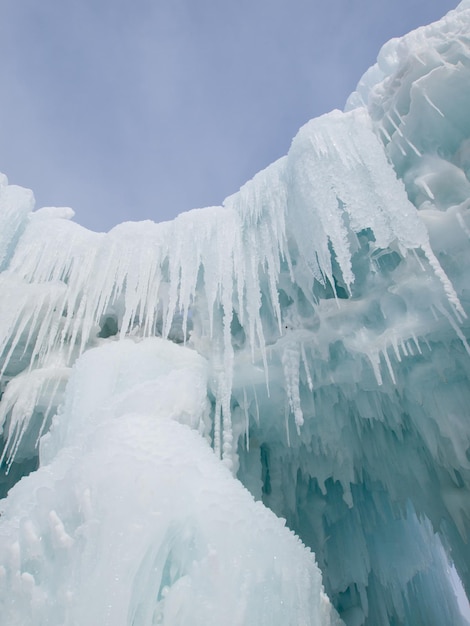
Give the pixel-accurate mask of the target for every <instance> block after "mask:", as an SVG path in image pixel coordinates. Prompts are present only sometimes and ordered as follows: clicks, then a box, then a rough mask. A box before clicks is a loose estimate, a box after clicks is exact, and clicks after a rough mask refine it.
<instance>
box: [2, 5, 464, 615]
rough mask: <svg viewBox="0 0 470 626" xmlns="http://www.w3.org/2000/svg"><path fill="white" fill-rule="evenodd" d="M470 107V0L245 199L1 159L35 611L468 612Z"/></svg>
mask: <svg viewBox="0 0 470 626" xmlns="http://www.w3.org/2000/svg"><path fill="white" fill-rule="evenodd" d="M469 111H470V2H469V1H468V0H465V1H464V2H462V3H461V4H460V5H459V6H458V7H457V9H456V10H455V11H452V12H450V13H449V14H448V15H447V16H445V17H444V18H443V19H442V20H440V21H439V22H437V23H436V24H432V25H430V26H427V27H424V28H421V29H419V30H417V31H415V32H413V33H410V34H409V35H407V36H405V37H403V38H402V39H397V40H392V41H391V42H389V43H388V44H386V45H385V46H384V47H383V48H382V50H381V52H380V54H379V57H378V61H377V64H376V65H375V66H374V67H372V68H371V69H370V70H368V72H366V74H365V75H364V77H363V78H362V79H361V81H360V82H359V85H358V87H357V90H356V92H354V93H353V94H352V95H351V97H350V98H349V100H348V103H347V106H346V110H345V112H340V111H333V112H332V113H330V114H328V115H324V116H322V117H320V118H318V119H314V120H311V121H310V122H308V123H307V124H306V125H305V126H304V127H303V128H301V129H300V131H299V133H298V134H297V136H296V137H295V138H294V140H293V142H292V146H291V148H290V150H289V152H288V154H287V155H286V156H285V157H283V158H282V159H279V160H278V161H277V162H275V163H273V164H272V165H271V166H269V167H268V168H267V169H266V170H264V171H262V172H260V173H259V174H257V175H256V176H255V177H254V178H253V180H251V181H249V182H248V183H247V184H246V185H245V186H244V187H242V188H241V189H240V191H239V192H238V193H236V194H234V195H233V196H231V197H229V198H227V199H226V200H225V202H224V204H223V206H222V207H209V208H205V209H197V210H194V211H191V212H189V213H185V214H182V215H180V216H178V217H177V218H176V219H175V220H173V221H172V222H166V223H162V224H155V223H152V222H142V223H130V222H129V223H125V224H121V225H120V226H117V227H116V228H114V229H112V230H111V231H110V232H109V233H94V232H91V231H88V230H86V229H84V228H82V227H80V226H79V225H77V224H76V223H75V222H73V221H72V219H71V218H72V217H73V211H71V209H66V208H53V207H47V208H42V209H39V210H36V211H33V208H34V198H33V195H32V193H31V192H30V191H28V190H25V189H22V188H19V187H15V186H13V185H11V186H10V185H8V181H7V180H6V178H5V177H1V178H0V222H1V224H0V270H1V272H0V282H1V286H2V299H1V300H0V329H1V332H0V373H1V376H2V379H1V390H2V392H3V393H2V398H1V402H0V429H1V431H0V432H1V433H2V448H1V449H0V454H1V460H2V473H1V476H0V497H1V496H5V499H4V500H2V501H1V502H0V509H1V517H0V614H1V615H2V619H3V620H5V623H6V624H8V626H16V625H18V626H20V625H21V626H23V625H25V624H35V626H42V625H46V624H48V625H49V626H50V625H52V626H64V625H70V626H72V625H74V626H82V625H85V624H86V625H91V626H94V625H96V626H98V625H99V626H101V625H108V624H109V625H111V624H112V625H113V626H117V625H120V624H122V625H123V626H147V625H148V626H150V625H152V624H165V625H166V626H176V625H181V626H183V625H184V626H187V625H188V624H191V625H194V626H197V625H198V624H201V625H203V624H204V625H209V624H214V625H215V624H217V625H219V624H224V625H226V626H231V625H233V626H239V625H240V626H242V625H243V626H250V625H262V624H266V626H268V625H269V626H271V625H272V626H276V625H279V626H281V625H282V626H284V625H288V624H291V625H292V626H303V625H306V626H307V625H308V626H310V625H312V626H313V625H324V626H328V625H330V624H339V623H340V622H339V617H338V613H339V616H340V617H341V619H342V620H343V621H344V623H345V624H347V626H361V625H364V626H388V625H391V624H393V625H394V626H398V625H406V626H420V625H423V626H434V625H435V626H442V625H443V624H449V625H450V624H452V625H455V626H459V625H460V624H462V625H463V624H465V623H466V622H465V619H464V618H463V617H462V616H461V614H460V610H459V605H458V601H457V598H456V596H455V593H454V587H455V576H452V575H451V572H455V571H456V572H457V573H458V576H459V577H460V579H461V581H462V583H463V585H464V587H465V588H466V589H467V592H469V591H470V572H469V566H470V548H469V545H470V543H469V532H470V408H469V407H470V385H469V375H470V346H469V321H468V313H469V310H470V302H469V298H470V289H469V288H470V267H469V265H470V115H469ZM7 492H8V495H7ZM250 492H251V493H250ZM454 568H455V569H454ZM458 583H459V581H458ZM459 584H460V583H459ZM330 601H331V602H330ZM333 607H334V608H333Z"/></svg>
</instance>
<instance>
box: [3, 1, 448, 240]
mask: <svg viewBox="0 0 470 626" xmlns="http://www.w3.org/2000/svg"><path fill="white" fill-rule="evenodd" d="M457 3H458V2H457V0H394V1H393V2H391V1H390V0H0V9H1V10H0V171H3V172H4V173H6V174H7V176H8V177H9V179H10V182H11V183H15V184H19V185H22V186H25V187H30V188H32V189H33V191H34V193H35V196H36V199H37V206H38V207H39V206H45V205H49V206H50V205H55V206H71V207H73V208H74V209H75V212H76V217H75V219H76V221H78V222H79V223H81V224H83V225H84V226H87V227H89V228H92V229H94V230H108V229H109V228H111V227H112V226H114V225H115V224H117V223H119V222H122V221H124V220H141V219H152V220H154V221H162V220H165V219H171V218H172V217H174V216H175V215H176V214H177V213H179V212H181V211H185V210H188V209H191V208H195V207H202V206H207V205H212V204H220V203H221V202H222V200H223V199H224V198H225V197H226V196H227V195H229V194H231V193H232V192H234V191H236V190H237V189H238V188H239V187H240V185H241V184H243V183H244V182H245V181H246V180H248V179H249V178H251V177H252V176H253V175H254V174H255V173H256V172H257V171H258V170H260V169H262V168H263V167H265V166H266V165H268V164H269V163H270V162H272V161H273V160H275V159H277V158H278V157H280V156H282V155H283V154H285V153H286V152H287V150H288V148H289V145H290V142H291V139H292V137H293V136H294V135H295V133H296V132H297V130H298V128H299V127H300V126H301V125H302V124H304V123H305V122H306V121H307V120H308V119H310V118H311V117H314V116H317V115H320V114H322V113H325V112H327V111H329V110H331V109H333V108H343V106H344V103H345V100H346V98H347V96H348V94H349V93H350V92H351V91H352V90H353V89H354V87H355V85H356V83H357V82H358V80H359V78H360V76H361V74H362V73H363V72H364V71H365V70H366V69H367V68H368V67H369V65H371V64H372V63H373V62H374V61H375V58H376V56H377V53H378V51H379V49H380V47H381V45H382V44H384V43H385V41H387V40H388V39H390V38H391V37H393V36H399V35H402V34H405V33H406V32H408V31H409V30H411V29H413V28H415V27H417V26H419V25H423V24H426V23H429V22H431V21H434V20H436V19H438V18H439V17H441V16H442V15H444V13H446V12H447V11H448V10H450V9H452V8H454V7H455V6H456V5H457Z"/></svg>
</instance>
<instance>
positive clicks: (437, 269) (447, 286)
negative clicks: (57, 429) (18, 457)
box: [421, 242, 467, 319]
mask: <svg viewBox="0 0 470 626" xmlns="http://www.w3.org/2000/svg"><path fill="white" fill-rule="evenodd" d="M421 249H422V250H423V252H424V254H425V255H426V258H427V260H428V262H429V265H430V266H431V267H432V269H433V270H434V273H435V275H436V276H437V277H438V278H439V280H440V281H441V284H442V286H443V287H444V292H445V294H446V296H447V298H448V300H449V302H450V304H451V305H452V306H453V307H454V310H455V313H456V314H457V316H458V317H459V316H460V319H465V318H466V317H467V314H466V313H465V311H464V309H463V307H462V304H461V303H460V300H459V297H458V295H457V293H456V291H455V289H454V287H453V285H452V283H451V282H450V280H449V278H448V276H447V274H446V273H445V272H444V270H443V269H442V267H441V264H440V263H439V261H438V260H437V258H436V256H435V254H434V252H433V251H432V249H431V246H430V245H429V242H426V243H424V244H422V246H421Z"/></svg>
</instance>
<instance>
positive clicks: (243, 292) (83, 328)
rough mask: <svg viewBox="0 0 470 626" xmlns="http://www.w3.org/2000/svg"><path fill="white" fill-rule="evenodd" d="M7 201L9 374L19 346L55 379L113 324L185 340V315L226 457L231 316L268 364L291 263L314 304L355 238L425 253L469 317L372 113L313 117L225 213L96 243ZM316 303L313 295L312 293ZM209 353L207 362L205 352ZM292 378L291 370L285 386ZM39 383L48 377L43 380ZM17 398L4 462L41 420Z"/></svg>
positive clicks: (5, 194) (6, 194) (7, 196)
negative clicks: (268, 332)
mask: <svg viewBox="0 0 470 626" xmlns="http://www.w3.org/2000/svg"><path fill="white" fill-rule="evenodd" d="M4 182H5V181H4ZM0 193H1V202H2V206H3V217H4V219H5V222H6V225H7V227H6V228H5V229H4V231H3V237H4V241H3V242H2V244H3V250H2V254H3V257H2V258H3V264H4V271H3V272H2V274H1V276H0V278H1V282H2V292H3V294H4V298H3V300H2V304H1V305H0V306H1V307H2V311H1V317H0V321H1V325H2V332H1V345H0V353H1V354H4V355H5V357H4V359H3V362H2V373H3V374H4V373H6V372H8V368H9V365H10V361H11V358H12V357H13V355H15V353H16V352H17V351H18V350H20V349H21V350H22V352H23V353H27V354H28V355H29V357H28V358H29V361H30V365H29V369H28V371H30V370H31V368H34V369H36V370H41V371H42V372H44V371H46V372H47V369H48V368H49V367H51V364H53V366H54V367H52V369H51V371H52V372H55V371H56V370H55V367H57V366H60V367H62V368H67V367H69V366H70V365H71V364H72V363H73V360H74V359H75V358H76V356H77V355H78V354H80V353H81V352H83V351H84V350H85V349H86V348H87V347H88V346H90V345H92V344H93V342H94V341H95V340H96V336H97V334H98V333H99V328H100V323H102V320H103V319H104V318H105V317H106V316H113V317H114V318H115V319H116V323H117V326H118V328H119V336H120V337H124V336H126V335H127V334H129V333H139V334H141V335H142V336H151V335H154V334H157V333H161V335H162V336H163V337H168V336H169V335H170V334H171V330H172V325H173V323H174V320H175V318H178V319H179V320H180V321H181V326H182V335H183V340H184V341H187V339H188V319H189V318H190V321H191V325H192V328H193V334H195V335H197V336H198V346H203V345H204V341H203V340H204V339H207V340H208V345H210V349H209V350H207V354H206V355H205V356H208V357H209V358H210V360H211V362H212V367H213V377H214V384H213V389H212V391H213V394H214V397H215V400H216V410H215V418H214V419H215V426H214V447H215V450H216V451H217V453H218V454H219V455H221V456H222V457H223V458H226V459H227V460H228V461H229V459H230V456H231V426H230V397H231V389H232V372H233V360H234V348H233V346H232V337H231V324H232V319H233V312H234V311H235V312H236V315H237V318H238V321H239V323H240V325H241V326H242V327H243V330H244V332H245V335H246V340H247V344H248V345H249V346H250V349H251V351H252V353H253V355H254V352H255V351H260V352H261V355H262V358H263V361H264V363H265V364H266V347H265V345H266V338H265V335H264V329H263V324H262V319H261V314H260V311H261V307H262V299H263V298H265V299H267V302H268V303H269V304H268V306H269V308H270V309H271V311H272V315H273V317H274V319H275V321H276V323H277V326H278V333H279V336H280V335H282V332H283V329H282V320H281V309H280V305H279V301H278V283H279V275H280V272H281V267H282V266H286V267H287V268H288V272H289V274H290V279H291V281H292V282H293V283H297V284H298V285H299V286H300V287H301V288H302V289H303V290H304V292H305V293H307V294H309V291H310V292H311V287H312V285H313V282H314V281H318V282H319V283H321V284H330V285H331V286H334V284H335V281H334V277H333V269H332V260H331V256H332V253H331V250H332V251H333V253H334V255H335V257H336V260H337V263H338V265H339V268H340V271H341V275H342V280H343V283H344V285H345V287H346V289H347V290H348V291H350V290H351V285H352V284H353V282H354V275H353V271H352V267H351V254H352V251H351V245H353V244H352V243H351V242H352V236H353V234H354V233H357V232H359V231H362V230H364V229H371V230H372V231H373V233H374V237H375V245H376V246H377V248H387V247H388V246H390V245H391V244H394V245H396V246H397V247H398V249H399V250H400V252H401V254H403V255H404V254H406V251H407V250H413V249H421V250H422V251H423V252H424V255H425V257H426V259H427V261H428V263H429V265H430V266H431V267H432V269H433V271H434V272H435V273H436V275H437V276H438V277H439V278H440V279H441V281H442V284H443V287H444V290H445V292H446V293H447V296H448V298H449V301H450V302H451V303H452V305H453V307H454V311H455V314H456V315H457V316H462V315H464V313H463V310H462V308H461V306H460V303H459V300H458V297H457V295H456V293H455V291H454V289H453V287H452V285H451V284H450V282H449V280H448V279H447V277H446V276H445V274H444V272H443V270H442V269H441V267H440V265H439V263H438V261H437V259H436V258H435V256H434V254H433V252H432V250H431V247H430V245H429V240H428V236H427V232H426V229H425V227H424V225H423V223H422V221H421V220H420V218H419V216H418V214H417V212H416V209H415V208H414V206H413V205H412V204H411V203H410V202H409V200H408V198H407V196H406V193H405V189H404V187H403V184H402V183H401V182H400V181H399V180H398V179H397V177H396V175H395V172H394V170H393V168H392V166H391V165H390V163H389V162H388V160H387V157H386V155H385V152H384V150H383V146H382V144H381V143H380V141H379V140H378V138H377V136H376V135H375V134H374V131H373V128H372V124H371V121H370V118H369V116H368V114H367V112H366V111H365V110H364V109H357V110H353V111H352V112H350V113H341V112H339V111H335V112H333V113H331V114H330V115H328V116H324V117H323V118H319V119H317V120H313V121H311V122H310V123H308V124H307V125H306V126H304V127H303V128H302V129H301V130H300V132H299V134H298V135H297V137H296V138H295V139H294V141H293V143H292V147H291V149H290V151H289V153H288V155H287V156H286V157H284V158H283V159H280V160H279V161H277V162H276V163H274V164H273V165H272V166H270V167H269V168H267V169H266V170H264V171H263V172H261V173H260V174H258V175H257V176H256V177H255V178H254V179H253V180H252V181H250V182H249V183H247V184H246V185H245V186H244V187H243V188H242V189H241V190H240V192H239V193H237V194H235V195H233V196H231V197H229V198H228V199H227V200H226V201H225V203H224V206H223V207H214V208H206V209H201V210H194V211H191V212H189V213H185V214H182V215H180V216H179V217H178V218H176V219H175V220H174V221H172V222H165V223H161V224H154V223H151V222H144V223H125V224H121V225H120V226H117V227H116V228H114V229H113V230H111V231H110V232H109V233H108V234H102V233H93V232H90V231H88V230H86V229H84V228H81V227H80V226H78V225H77V224H75V223H73V222H71V221H69V220H68V219H64V218H68V217H70V216H71V213H70V211H67V210H64V209H42V210H39V211H37V212H35V213H34V212H31V208H32V206H31V204H32V200H31V195H30V193H29V192H27V191H25V190H21V189H19V188H13V187H9V186H7V185H5V184H3V185H2V187H1V192H0ZM287 224H289V227H287V226H286V225H287ZM293 258H294V261H293ZM301 261H302V262H301ZM306 268H307V270H306ZM309 281H310V285H308V284H306V283H308V282H309ZM5 296H6V297H5ZM308 297H309V298H310V299H312V296H311V293H310V295H308ZM312 306H315V302H314V301H313V300H312ZM220 337H222V340H218V338H220ZM218 341H219V343H218ZM200 350H201V351H202V352H204V348H203V347H200ZM284 360H285V361H288V360H289V357H288V355H286V357H285V359H284ZM294 369H295V368H294ZM266 370H267V368H266ZM291 375H292V368H289V367H288V368H287V376H288V377H289V376H291ZM36 376H38V375H37V374H36ZM294 378H295V377H294ZM43 380H45V381H48V380H49V379H48V377H47V375H46V376H44V377H43ZM48 384H49V385H50V381H49V382H48ZM296 386H297V387H298V376H297V381H293V382H292V381H291V382H288V392H289V402H290V405H291V408H292V412H293V413H294V415H295V416H296V421H297V424H298V425H300V424H301V423H302V416H301V411H300V403H299V400H298V390H297V389H296ZM41 389H42V385H32V386H30V393H31V394H33V395H34V396H35V397H34V398H30V399H29V400H28V402H29V403H30V405H31V407H33V406H34V405H35V404H36V403H37V396H38V395H39V394H40V393H42V391H41ZM14 394H15V390H14V388H13V386H12V387H11V388H10V389H8V394H7V397H6V398H5V401H4V402H3V403H2V413H1V418H2V420H3V421H4V420H5V419H6V418H7V414H9V413H10V412H11V411H12V410H13V414H12V419H11V423H10V432H9V441H8V444H7V446H6V448H5V453H4V454H8V457H9V462H11V461H12V460H13V457H14V453H15V450H16V448H17V445H18V442H19V435H20V433H21V432H22V431H24V430H25V428H26V427H27V423H26V421H27V416H28V414H29V415H31V412H32V411H31V410H29V411H28V410H27V408H26V410H25V407H24V406H23V407H22V409H21V411H20V412H21V413H22V415H23V418H22V419H23V421H22V423H20V421H21V420H18V419H17V417H15V414H14V407H13V405H14V402H13V401H12V399H13V396H14ZM10 396H11V398H10ZM24 416H26V417H24Z"/></svg>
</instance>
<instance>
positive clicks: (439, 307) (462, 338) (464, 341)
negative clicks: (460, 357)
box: [436, 304, 470, 355]
mask: <svg viewBox="0 0 470 626" xmlns="http://www.w3.org/2000/svg"><path fill="white" fill-rule="evenodd" d="M436 308H437V310H438V311H440V312H441V313H442V315H443V316H444V317H445V318H446V319H447V321H448V322H449V324H450V325H451V326H452V328H453V330H454V332H455V334H456V335H457V337H458V338H459V339H460V341H461V342H462V345H463V347H464V348H465V351H466V352H467V354H469V355H470V346H469V345H468V342H467V339H466V338H465V335H464V334H463V332H462V331H461V330H460V328H459V327H458V326H457V324H456V323H455V320H454V319H453V318H452V316H451V315H450V313H448V312H447V311H446V310H445V308H444V307H443V306H442V305H441V304H436Z"/></svg>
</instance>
